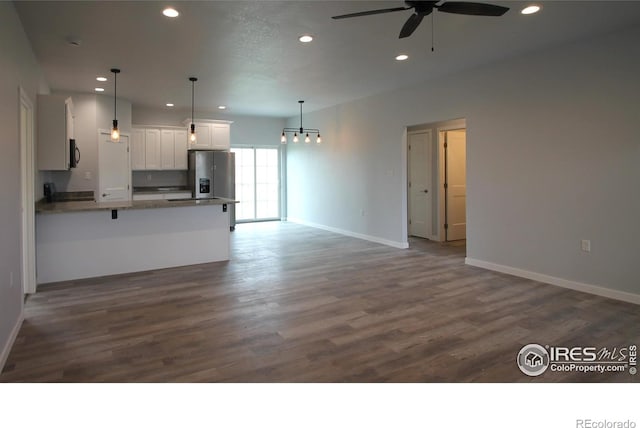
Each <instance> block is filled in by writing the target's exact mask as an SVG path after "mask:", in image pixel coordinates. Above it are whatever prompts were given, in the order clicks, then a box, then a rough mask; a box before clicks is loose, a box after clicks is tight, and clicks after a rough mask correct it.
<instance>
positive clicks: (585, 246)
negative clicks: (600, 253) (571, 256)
mask: <svg viewBox="0 0 640 428" xmlns="http://www.w3.org/2000/svg"><path fill="white" fill-rule="evenodd" d="M580 248H582V251H584V252H585V253H590V252H591V241H590V240H589V239H583V240H582V241H580Z"/></svg>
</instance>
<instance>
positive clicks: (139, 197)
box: [133, 192, 191, 201]
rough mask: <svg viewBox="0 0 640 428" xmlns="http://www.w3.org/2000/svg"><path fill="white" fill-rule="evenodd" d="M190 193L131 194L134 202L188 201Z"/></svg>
mask: <svg viewBox="0 0 640 428" xmlns="http://www.w3.org/2000/svg"><path fill="white" fill-rule="evenodd" d="M190 198H191V192H170V193H142V194H135V193H134V194H133V200H134V201H157V200H161V199H190Z"/></svg>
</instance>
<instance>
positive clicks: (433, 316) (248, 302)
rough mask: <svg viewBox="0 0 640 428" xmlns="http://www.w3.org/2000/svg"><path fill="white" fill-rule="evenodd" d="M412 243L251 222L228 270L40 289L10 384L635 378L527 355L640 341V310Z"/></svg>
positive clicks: (458, 250)
mask: <svg viewBox="0 0 640 428" xmlns="http://www.w3.org/2000/svg"><path fill="white" fill-rule="evenodd" d="M411 246H412V248H411V249H409V250H399V249H394V248H390V247H386V246H383V245H379V244H375V243H371V242H367V241H362V240H358V239H353V238H348V237H345V236H341V235H336V234H332V233H329V232H325V231H321V230H317V229H312V228H308V227H304V226H300V225H296V224H291V223H279V222H273V223H261V224H241V225H238V227H237V229H236V231H235V232H234V233H233V234H232V258H233V260H232V261H230V262H222V263H211V264H204V265H195V266H188V267H180V268H174V269H164V270H157V271H150V272H142V273H135V274H126V275H117V276H110V277H103V278H95V279H87V280H79V281H70V282H64V283H57V284H51V285H47V286H42V287H40V289H39V291H38V293H37V294H36V295H34V296H31V297H29V299H28V300H27V302H26V308H25V317H26V319H25V321H24V324H23V326H22V329H21V330H20V334H19V336H18V338H17V340H16V343H15V345H14V347H13V349H12V352H11V354H10V356H9V359H8V361H7V363H6V365H5V368H4V371H3V373H2V374H1V375H0V381H3V382H14V381H18V382H43V381H44V382H48V381H53V382H531V381H534V382H540V381H542V382H549V381H550V382H554V381H580V382H582V381H586V382H608V381H615V382H627V381H637V377H634V376H631V375H629V374H628V373H619V374H594V373H587V374H575V373H565V374H561V373H551V372H549V371H547V372H546V373H544V374H543V375H542V376H540V377H537V378H530V377H527V376H525V375H524V374H522V373H521V372H520V370H519V369H518V367H517V366H516V356H517V353H518V351H519V350H520V348H521V347H522V346H523V345H525V344H527V343H539V344H542V345H546V344H549V345H558V346H598V347H601V346H609V347H621V346H628V345H629V344H632V343H635V344H640V330H639V328H638V326H639V325H640V310H639V307H638V306H635V305H632V304H626V303H622V302H617V301H614V300H609V299H605V298H600V297H597V296H592V295H589V294H583V293H578V292H574V291H570V290H566V289H562V288H559V287H555V286H551V285H546V284H542V283H538V282H534V281H529V280H525V279H521V278H517V277H513V276H509V275H504V274H499V273H495V272H491V271H487V270H484V269H480V268H475V267H471V266H466V265H465V264H464V251H465V248H464V246H462V245H442V244H438V243H432V242H429V241H424V240H419V239H414V240H412V241H411ZM98 262H99V261H98V260H96V263H98ZM636 376H638V375H636Z"/></svg>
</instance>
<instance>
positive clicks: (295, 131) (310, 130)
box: [280, 100, 322, 144]
mask: <svg viewBox="0 0 640 428" xmlns="http://www.w3.org/2000/svg"><path fill="white" fill-rule="evenodd" d="M298 103H299V104H300V128H283V129H282V136H281V137H280V142H281V143H282V144H287V134H290V133H292V132H293V142H294V143H297V142H298V141H300V138H301V137H302V134H305V137H304V142H305V143H310V142H311V137H309V134H315V135H316V143H317V144H320V143H322V137H321V136H320V130H319V129H315V128H303V127H302V104H304V101H303V100H300V101H298ZM298 132H299V133H300V136H298Z"/></svg>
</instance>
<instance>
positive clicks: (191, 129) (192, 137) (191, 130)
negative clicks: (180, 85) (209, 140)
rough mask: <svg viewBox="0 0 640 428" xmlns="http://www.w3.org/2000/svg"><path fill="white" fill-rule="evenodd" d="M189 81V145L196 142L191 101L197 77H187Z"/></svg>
mask: <svg viewBox="0 0 640 428" xmlns="http://www.w3.org/2000/svg"><path fill="white" fill-rule="evenodd" d="M189 80H190V81H191V126H190V127H189V141H191V144H195V142H196V124H195V123H193V99H194V95H195V84H196V82H197V81H198V78H197V77H189Z"/></svg>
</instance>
